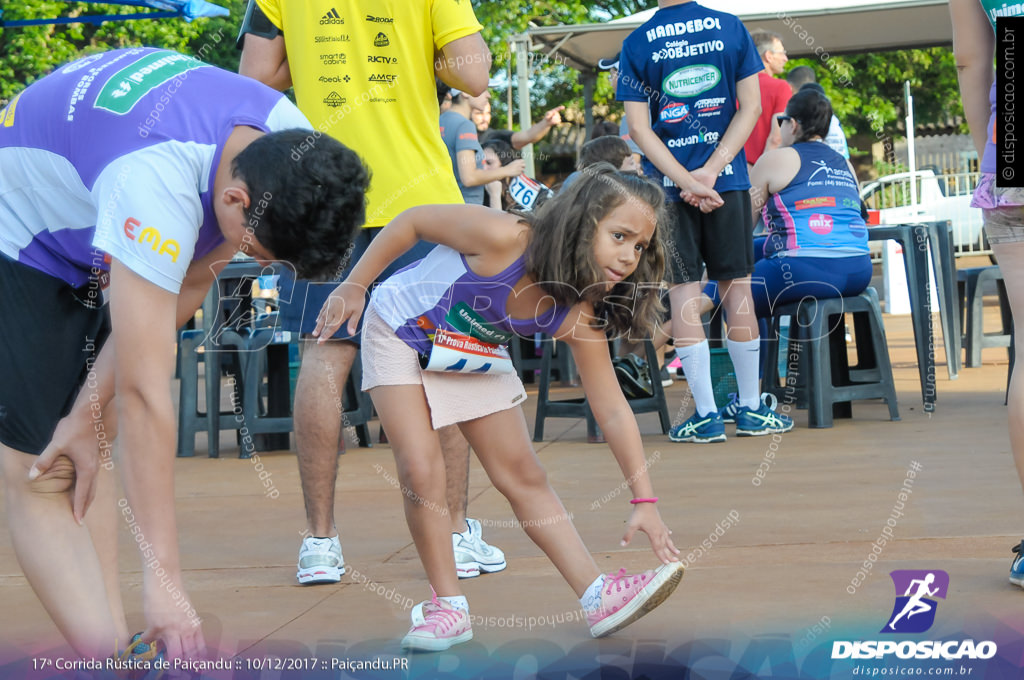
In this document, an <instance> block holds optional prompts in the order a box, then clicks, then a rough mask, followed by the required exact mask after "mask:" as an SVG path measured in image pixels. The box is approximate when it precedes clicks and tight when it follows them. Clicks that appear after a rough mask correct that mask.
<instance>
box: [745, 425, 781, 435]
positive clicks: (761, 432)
mask: <svg viewBox="0 0 1024 680" xmlns="http://www.w3.org/2000/svg"><path fill="white" fill-rule="evenodd" d="M792 429H793V426H792V425H790V426H789V427H786V428H782V427H766V428H764V429H763V430H741V429H739V428H736V436H737V437H760V436H762V435H766V434H782V433H783V432H789V431H790V430H792Z"/></svg>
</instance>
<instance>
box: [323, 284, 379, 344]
mask: <svg viewBox="0 0 1024 680" xmlns="http://www.w3.org/2000/svg"><path fill="white" fill-rule="evenodd" d="M365 306H366V289H365V288H363V287H362V286H360V285H358V284H355V283H347V282H344V281H343V282H342V283H340V284H338V287H337V288H335V289H334V291H333V292H332V293H331V295H330V297H328V298H327V302H325V303H324V306H323V308H322V309H321V310H320V315H319V316H317V318H316V328H315V329H313V337H314V338H318V340H317V342H318V343H322V342H325V341H327V340H329V339H330V338H331V337H332V336H333V335H334V334H335V333H337V332H338V329H339V328H341V325H342V324H343V323H345V322H346V321H348V333H349V335H355V332H356V329H357V328H358V327H359V317H361V316H362V315H363V307H365Z"/></svg>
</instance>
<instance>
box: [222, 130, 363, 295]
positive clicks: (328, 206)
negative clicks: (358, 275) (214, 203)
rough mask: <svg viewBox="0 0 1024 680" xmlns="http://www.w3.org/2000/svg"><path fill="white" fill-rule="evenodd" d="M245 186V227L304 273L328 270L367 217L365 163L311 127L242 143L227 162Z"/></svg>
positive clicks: (319, 274) (315, 275)
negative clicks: (246, 202) (246, 188)
mask: <svg viewBox="0 0 1024 680" xmlns="http://www.w3.org/2000/svg"><path fill="white" fill-rule="evenodd" d="M231 172H232V175H233V176H234V177H237V178H239V179H241V180H242V181H244V182H245V183H246V185H247V186H248V187H249V208H248V209H247V210H246V211H245V218H246V225H247V226H246V228H247V229H251V230H252V234H253V236H255V238H256V240H258V241H259V242H260V243H261V244H262V245H264V246H266V248H267V249H269V250H270V252H271V253H273V255H274V257H275V258H277V259H278V260H283V261H286V262H289V263H291V264H292V266H294V267H295V272H296V274H297V275H298V276H299V277H301V278H305V279H325V278H328V277H330V276H332V275H333V274H334V273H335V272H336V271H337V269H338V265H339V263H340V262H341V261H342V259H343V258H344V256H345V253H346V251H347V250H348V247H349V245H350V244H351V243H352V241H353V239H354V238H355V236H356V233H357V232H358V229H359V227H361V226H362V224H363V222H364V221H365V220H366V202H365V195H366V189H367V187H368V186H369V184H370V173H369V170H367V168H366V167H365V166H364V165H363V163H362V161H361V160H360V159H359V156H358V155H356V153H355V152H354V151H352V150H351V149H349V148H348V147H346V146H344V145H343V144H342V143H341V142H339V141H337V140H336V139H334V138H332V137H330V136H328V135H325V134H322V133H320V132H313V131H310V130H299V129H296V130H282V131H280V132H273V133H270V134H267V135H264V136H262V137H260V138H258V139H256V140H255V141H254V142H252V143H251V144H249V146H247V147H246V148H245V149H243V150H242V152H241V153H239V154H238V155H237V156H236V157H235V159H234V161H233V162H232V164H231Z"/></svg>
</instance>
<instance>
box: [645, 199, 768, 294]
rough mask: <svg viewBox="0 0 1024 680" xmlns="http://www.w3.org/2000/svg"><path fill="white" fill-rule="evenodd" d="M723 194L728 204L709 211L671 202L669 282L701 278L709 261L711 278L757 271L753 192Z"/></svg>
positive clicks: (669, 206) (668, 248)
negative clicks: (752, 205)
mask: <svg viewBox="0 0 1024 680" xmlns="http://www.w3.org/2000/svg"><path fill="white" fill-rule="evenodd" d="M721 196H722V200H723V201H725V205H723V206H722V207H721V208H718V209H717V210H712V211H711V212H709V213H702V212H701V211H700V209H699V208H695V207H693V206H692V205H689V204H688V203H684V202H683V201H679V202H672V203H669V204H668V213H669V223H670V224H671V227H672V228H671V230H670V231H669V233H668V238H667V239H666V241H667V244H666V245H667V252H666V253H665V257H666V259H667V260H668V261H667V262H666V269H668V278H669V283H690V282H697V281H700V277H701V275H702V274H703V273H704V266H705V265H707V268H708V279H710V280H711V281H729V280H731V279H741V278H743V277H744V276H749V275H750V274H751V273H752V272H753V271H754V225H753V223H752V219H753V218H752V216H751V212H750V192H747V191H725V192H723V193H722V194H721Z"/></svg>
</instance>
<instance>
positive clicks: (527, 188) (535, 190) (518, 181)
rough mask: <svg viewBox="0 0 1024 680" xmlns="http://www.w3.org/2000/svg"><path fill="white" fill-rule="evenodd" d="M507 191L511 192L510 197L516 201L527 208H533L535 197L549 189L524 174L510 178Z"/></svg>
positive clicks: (549, 190)
mask: <svg viewBox="0 0 1024 680" xmlns="http://www.w3.org/2000/svg"><path fill="white" fill-rule="evenodd" d="M508 191H509V193H510V194H512V198H514V199H515V200H516V203H518V204H519V205H521V206H523V207H524V208H526V209H527V210H533V207H534V206H535V205H537V199H538V198H540V197H541V196H542V195H544V194H546V193H550V192H551V189H548V188H547V187H546V186H544V185H543V184H541V183H540V182H537V181H535V180H532V179H530V178H529V177H527V176H526V175H519V176H518V177H515V178H513V179H512V182H511V184H510V185H509V187H508Z"/></svg>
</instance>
